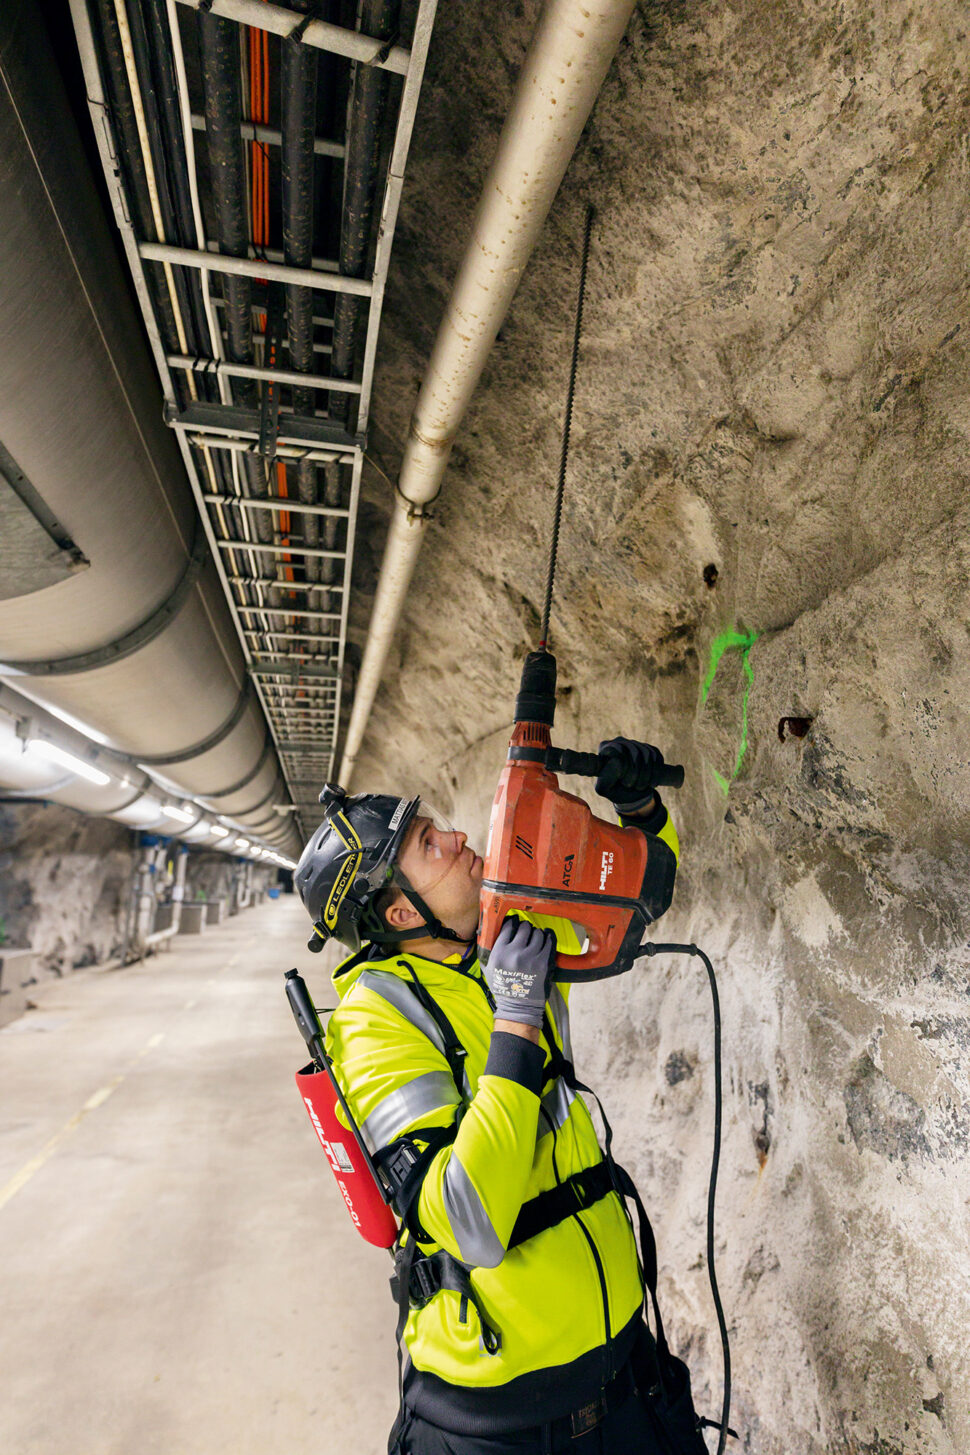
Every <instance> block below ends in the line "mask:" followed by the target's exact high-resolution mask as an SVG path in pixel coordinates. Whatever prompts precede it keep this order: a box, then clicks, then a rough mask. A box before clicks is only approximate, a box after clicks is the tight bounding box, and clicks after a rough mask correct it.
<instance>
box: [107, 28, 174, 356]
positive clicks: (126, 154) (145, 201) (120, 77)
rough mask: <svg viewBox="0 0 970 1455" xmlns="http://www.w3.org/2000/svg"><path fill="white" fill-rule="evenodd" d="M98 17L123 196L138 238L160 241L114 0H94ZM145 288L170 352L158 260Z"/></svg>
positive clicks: (168, 312)
mask: <svg viewBox="0 0 970 1455" xmlns="http://www.w3.org/2000/svg"><path fill="white" fill-rule="evenodd" d="M97 16H98V20H99V21H100V25H101V63H102V64H101V68H102V74H103V77H104V83H105V85H104V89H105V96H106V97H107V100H108V106H109V109H110V111H111V118H112V121H113V123H114V129H115V135H116V136H117V138H118V142H119V150H120V152H121V156H120V158H119V161H120V165H121V172H122V177H123V179H124V183H125V196H126V197H127V199H128V206H129V208H130V209H131V217H132V221H133V223H134V226H135V231H136V232H137V234H138V236H139V238H142V239H144V241H145V242H159V241H161V239H160V238H159V237H158V233H157V230H156V228H155V222H154V218H153V216H152V204H151V198H150V196H149V192H148V181H147V178H146V175H145V171H144V168H143V166H142V164H141V142H140V141H139V138H138V124H137V122H136V120H135V108H134V103H133V101H132V98H131V91H130V90H129V87H128V73H127V70H126V69H125V56H124V50H123V48H122V44H121V33H120V31H119V29H118V17H117V15H116V14H115V9H114V4H113V0H97ZM145 275H146V278H147V280H148V287H149V290H150V292H151V295H152V304H153V307H154V310H155V317H156V318H157V319H158V324H159V332H160V333H161V336H162V343H163V344H164V346H165V348H166V349H167V350H169V351H170V352H173V351H174V350H176V349H177V348H178V331H177V329H176V327H175V313H174V310H173V308H172V300H171V298H170V297H169V292H168V284H167V283H166V281H165V274H164V271H163V268H162V264H161V263H148V264H147V265H146V268H145Z"/></svg>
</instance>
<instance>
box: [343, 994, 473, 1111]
mask: <svg viewBox="0 0 970 1455" xmlns="http://www.w3.org/2000/svg"><path fill="white" fill-rule="evenodd" d="M357 984H358V985H363V986H364V988H365V990H372V991H373V992H374V994H375V995H379V996H380V997H381V999H382V1000H386V1001H387V1002H388V1004H389V1005H393V1007H394V1009H395V1010H396V1011H398V1012H399V1013H400V1014H401V1015H402V1016H403V1017H404V1019H405V1020H406V1021H410V1023H411V1025H412V1026H414V1027H415V1029H416V1030H419V1031H420V1032H421V1034H422V1035H423V1036H427V1038H428V1040H429V1041H430V1042H431V1043H432V1045H434V1046H437V1048H438V1050H439V1051H440V1052H441V1054H442V1056H443V1055H444V1054H445V1043H444V1041H443V1040H442V1039H441V1032H440V1031H439V1030H438V1027H437V1026H436V1025H435V1023H434V1021H433V1020H432V1019H431V1017H430V1016H429V1014H428V1012H427V1011H426V1010H425V1008H424V1006H423V1005H422V1004H421V1002H420V1000H418V997H417V996H416V995H415V993H414V991H413V990H409V989H408V987H407V984H406V982H405V981H403V980H400V979H399V978H398V976H396V975H391V974H390V972H389V971H387V970H363V971H361V973H360V975H359V976H358V977H357ZM461 1082H462V1091H463V1092H464V1094H465V1096H467V1097H470V1096H471V1088H470V1086H469V1084H468V1074H467V1072H466V1071H465V1068H464V1067H462V1072H461ZM452 1085H454V1082H452Z"/></svg>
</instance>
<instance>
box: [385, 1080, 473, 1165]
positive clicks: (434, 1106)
mask: <svg viewBox="0 0 970 1455" xmlns="http://www.w3.org/2000/svg"><path fill="white" fill-rule="evenodd" d="M458 1104H459V1102H458V1093H457V1091H456V1090H455V1083H454V1081H453V1080H452V1079H451V1073H450V1072H449V1071H426V1072H425V1074H424V1075H423V1076H416V1077H415V1078H414V1080H413V1081H408V1082H407V1083H406V1084H405V1085H404V1086H399V1087H398V1088H397V1090H396V1091H391V1092H389V1093H388V1094H387V1096H385V1097H384V1100H383V1101H380V1102H378V1104H377V1106H376V1107H375V1108H374V1110H373V1111H372V1112H371V1114H370V1116H369V1117H368V1118H367V1120H366V1121H365V1122H364V1124H363V1125H362V1127H361V1129H360V1130H361V1132H362V1133H363V1135H364V1141H365V1142H366V1143H367V1145H368V1147H369V1148H370V1149H371V1151H372V1152H374V1151H376V1150H377V1149H378V1148H379V1147H387V1146H389V1145H390V1143H391V1142H393V1140H394V1138H395V1137H396V1136H399V1135H400V1133H401V1132H402V1131H403V1130H404V1128H405V1127H408V1126H410V1125H411V1123H412V1122H416V1121H417V1120H418V1119H419V1118H420V1117H423V1116H427V1114H428V1113H429V1112H432V1111H440V1110H442V1108H444V1107H453V1106H458Z"/></svg>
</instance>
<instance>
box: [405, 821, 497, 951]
mask: <svg viewBox="0 0 970 1455" xmlns="http://www.w3.org/2000/svg"><path fill="white" fill-rule="evenodd" d="M467 838H468V836H467V834H462V833H459V832H457V830H454V829H449V830H448V831H447V832H445V831H443V830H441V829H437V828H435V826H434V824H433V823H432V822H431V820H430V819H429V818H424V817H422V816H421V815H420V814H418V815H417V816H416V817H415V819H414V822H413V823H412V824H411V826H410V828H409V829H408V831H407V833H406V835H405V837H404V842H403V844H402V845H401V848H400V851H399V853H398V856H397V862H398V863H399V864H400V866H401V872H402V874H403V875H404V877H405V878H406V879H407V881H408V883H409V884H410V885H412V887H413V888H414V889H415V890H416V891H417V893H418V894H419V895H420V896H421V898H422V899H423V900H424V901H425V903H426V904H427V906H428V908H429V909H431V910H433V911H434V913H435V914H436V915H437V917H438V919H439V920H440V921H441V923H442V924H443V925H447V926H448V928H449V929H453V930H455V931H456V932H457V933H458V934H460V935H462V936H463V937H464V938H466V939H469V940H470V939H471V938H472V936H473V935H474V933H475V928H476V926H477V924H478V899H479V895H480V894H481V889H482V870H483V869H484V867H485V866H484V864H483V863H482V860H481V859H480V858H479V856H478V855H477V854H476V853H474V852H473V850H471V849H470V848H469V847H468V843H467ZM404 903H405V904H406V905H407V906H408V907H409V908H410V907H411V905H410V901H409V900H404Z"/></svg>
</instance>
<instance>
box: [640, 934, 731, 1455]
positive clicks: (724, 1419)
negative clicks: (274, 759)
mask: <svg viewBox="0 0 970 1455" xmlns="http://www.w3.org/2000/svg"><path fill="white" fill-rule="evenodd" d="M640 953H641V955H646V956H650V957H653V956H654V955H697V956H699V957H700V959H702V960H703V961H704V968H705V969H706V970H707V978H708V980H709V981H710V983H711V999H712V1000H713V1002H714V1150H713V1153H712V1155H711V1176H710V1180H709V1182H708V1186H707V1274H708V1278H709V1280H710V1284H711V1294H712V1295H713V1298H714V1308H715V1311H716V1313H717V1325H718V1328H719V1330H720V1333H721V1348H722V1350H723V1353H724V1399H723V1402H722V1405H721V1420H720V1435H719V1437H718V1442H717V1455H724V1445H725V1442H726V1441H727V1437H728V1435H729V1434H731V1435H733V1434H734V1431H733V1430H730V1429H729V1428H728V1419H729V1416H730V1407H731V1347H730V1344H729V1343H728V1331H727V1324H726V1323H725V1321H724V1310H723V1308H722V1307H721V1295H720V1294H719V1292H718V1288H717V1275H716V1274H715V1272H714V1198H715V1195H716V1192H717V1168H718V1163H719V1161H720V1158H721V1004H720V1001H719V999H718V994H717V980H716V979H715V977H714V966H713V965H712V964H711V962H710V960H709V959H708V958H707V956H706V955H705V954H704V951H703V950H701V949H699V948H698V946H697V945H670V944H659V943H651V942H648V943H647V944H644V945H641V946H640ZM705 1423H713V1421H707V1422H705Z"/></svg>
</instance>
